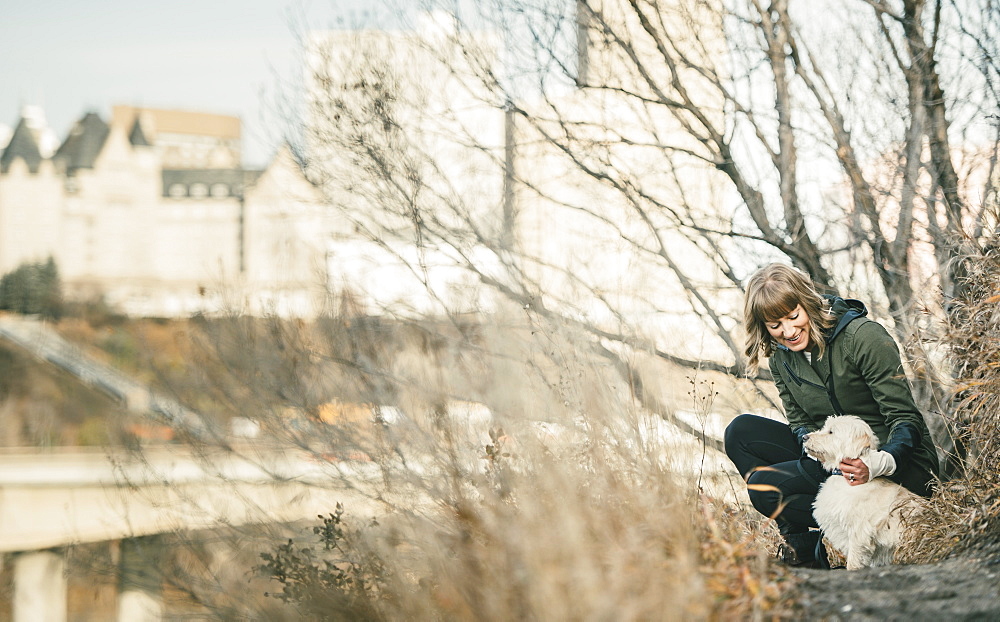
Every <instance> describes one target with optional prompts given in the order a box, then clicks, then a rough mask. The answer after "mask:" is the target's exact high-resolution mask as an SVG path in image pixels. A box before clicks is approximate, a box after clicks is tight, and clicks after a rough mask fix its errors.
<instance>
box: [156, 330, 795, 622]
mask: <svg viewBox="0 0 1000 622" xmlns="http://www.w3.org/2000/svg"><path fill="white" fill-rule="evenodd" d="M192 335H195V336H196V341H197V342H198V347H197V348H192V350H191V357H192V359H191V360H192V362H194V363H197V365H196V367H197V372H196V373H192V374H190V375H189V376H188V377H187V382H188V384H189V386H188V387H186V388H182V387H178V389H177V391H176V393H177V394H178V395H181V394H184V393H185V392H190V394H191V395H199V396H201V397H198V398H197V399H199V400H201V401H203V402H204V401H206V397H205V396H206V395H208V396H211V397H210V401H211V402H212V404H213V405H214V411H215V415H214V416H215V418H216V419H217V420H220V419H221V420H224V419H225V418H226V417H228V416H235V415H237V414H238V415H239V416H242V417H250V418H253V419H254V420H256V421H258V422H259V423H260V424H261V427H262V430H263V434H262V436H261V437H260V438H258V439H256V440H255V441H253V443H252V444H254V445H257V446H260V445H267V446H269V447H271V448H285V449H287V450H288V451H296V452H305V453H306V454H308V455H311V456H313V457H314V459H315V461H316V462H317V463H318V464H323V465H326V467H327V468H328V471H327V472H328V474H329V480H328V484H329V487H330V488H332V489H334V490H336V489H340V488H343V489H347V488H350V489H352V490H353V491H354V492H358V491H361V492H363V493H364V494H365V495H366V496H367V497H368V498H369V499H370V500H372V501H373V502H375V503H376V506H377V508H378V510H377V511H376V512H375V514H374V515H370V514H369V513H368V510H367V507H369V506H366V509H362V508H354V507H351V506H350V505H347V506H346V507H344V508H343V514H342V515H341V514H336V518H335V520H334V518H333V517H332V516H328V517H327V518H326V523H323V522H321V521H320V520H317V521H316V522H315V523H313V524H308V525H299V526H294V528H293V529H292V530H291V531H289V532H285V533H283V534H280V535H275V534H272V535H271V538H272V539H270V540H267V539H263V540H262V539H259V538H258V539H255V540H253V543H252V544H251V542H250V539H249V538H246V539H244V541H243V542H242V543H241V545H240V546H241V547H242V548H243V549H244V550H247V549H248V548H251V547H257V548H256V549H255V550H259V551H260V553H261V554H262V555H263V556H262V557H260V560H259V563H258V564H257V565H255V566H253V567H251V568H245V572H246V574H245V575H244V576H243V583H242V584H235V583H234V584H233V585H232V587H231V590H232V593H233V594H237V593H239V592H240V590H243V591H245V590H247V589H249V588H248V584H247V582H246V581H247V580H248V579H247V577H249V579H250V580H252V581H253V583H252V586H253V587H254V589H260V586H261V582H262V581H263V582H265V583H266V585H267V587H266V588H265V590H266V591H267V592H268V593H269V594H271V595H272V597H270V598H268V599H266V601H267V604H266V607H267V613H266V616H267V617H268V619H279V618H281V617H287V619H379V620H398V619H448V620H501V619H502V620H509V619H526V620H531V619H540V620H541V619H545V620H550V619H567V620H606V619H613V620H675V619H676V620H692V619H730V618H740V619H764V618H768V619H770V618H775V617H781V616H782V615H784V614H786V613H787V612H788V608H789V606H790V605H789V603H787V602H786V600H785V590H784V587H785V586H786V582H787V580H788V579H787V576H786V575H784V574H783V572H782V571H781V570H779V569H775V568H774V567H773V566H772V564H771V563H770V560H769V553H770V552H771V549H772V548H773V546H772V545H773V542H774V538H775V534H774V531H773V528H772V527H771V526H770V525H768V524H767V523H766V522H765V521H762V520H760V519H759V517H757V516H756V515H755V514H753V513H752V512H747V511H745V509H744V507H743V506H742V505H741V504H739V503H738V502H736V500H737V499H738V494H742V493H738V492H737V491H738V488H739V486H738V484H734V483H733V482H732V481H731V479H730V474H729V473H725V472H720V471H719V470H718V468H717V467H718V465H719V464H720V463H721V462H722V461H724V457H722V456H721V455H719V454H718V453H717V452H716V453H714V450H711V449H708V448H707V447H706V446H705V444H704V443H703V442H702V440H700V439H697V438H695V437H692V436H690V435H688V434H685V433H681V432H679V431H677V430H676V429H673V428H671V427H670V426H669V425H667V424H665V423H664V422H663V420H662V418H661V417H659V415H657V414H655V413H648V412H645V411H644V410H643V409H642V408H640V407H639V406H638V405H637V404H636V402H635V400H634V399H633V396H632V393H631V391H630V387H629V385H628V379H627V378H623V377H621V376H620V375H619V374H618V372H616V371H615V369H616V368H615V366H613V365H611V364H610V363H609V362H608V361H607V360H606V359H605V358H603V357H602V355H601V354H600V351H599V349H598V348H597V347H595V345H596V344H595V343H594V342H593V341H592V340H591V339H589V338H587V337H585V336H582V335H580V334H576V333H574V332H572V331H568V330H566V329H564V328H563V327H559V326H554V325H545V324H543V323H542V321H541V320H540V319H539V318H535V317H526V316H523V315H521V316H519V315H516V314H511V315H509V316H506V317H503V316H494V317H492V318H490V322H489V323H485V322H483V321H482V319H481V318H457V317H452V318H442V319H441V320H438V321H429V320H427V321H422V322H391V321H388V320H385V319H381V320H379V319H372V318H367V317H361V316H352V315H350V314H334V315H331V316H330V317H326V318H322V319H320V320H319V321H317V322H311V323H304V322H295V321H285V320H280V319H276V318H269V319H251V318H247V317H233V318H229V319H218V320H211V321H209V320H205V321H204V322H202V323H200V324H199V325H198V326H197V330H196V331H195V330H192ZM660 380H661V381H663V380H664V379H660ZM643 384H644V387H646V389H647V390H652V388H653V387H655V386H657V384H658V383H657V379H656V378H645V379H644V383H643ZM660 384H664V385H670V386H682V387H686V388H687V389H688V390H689V391H691V392H693V393H697V391H698V389H697V387H699V386H709V387H712V388H711V393H712V394H714V393H719V392H720V391H719V390H718V388H717V387H715V385H714V384H711V383H708V384H706V383H704V382H702V381H700V380H698V379H691V378H686V379H683V380H678V379H677V378H674V379H670V380H669V382H666V381H663V382H661V383H660ZM692 387H693V388H692ZM679 399H688V400H691V401H692V402H693V403H694V406H693V408H699V407H700V408H705V409H709V408H711V404H710V402H711V395H689V396H681V398H679ZM699 404H700V405H701V406H698V405H699ZM359 407H360V408H359ZM359 412H362V413H364V412H367V413H368V416H359V415H358V413H359ZM216 423H217V421H216ZM217 438H218V439H219V440H220V441H222V442H224V443H228V441H227V440H226V439H225V438H224V435H223V434H221V433H220V434H219V435H218V436H217ZM229 449H230V450H232V451H245V448H241V447H240V446H238V444H236V443H233V444H230V446H229ZM330 512H331V513H334V512H335V508H330ZM314 532H315V533H314ZM237 583H239V582H237ZM221 591H222V592H223V593H225V592H226V591H227V589H223V590H221ZM234 598H235V599H230V598H225V599H223V600H224V601H225V602H222V601H220V600H219V597H218V596H216V597H215V604H214V605H213V606H212V607H209V609H211V608H215V609H217V610H219V611H225V612H227V613H226V615H232V612H234V611H242V613H241V614H240V615H245V616H247V617H251V618H254V617H259V616H260V615H265V614H262V613H261V611H262V609H261V607H262V606H263V605H262V604H261V603H260V601H259V599H256V598H242V599H240V598H238V597H234ZM206 607H207V605H206Z"/></svg>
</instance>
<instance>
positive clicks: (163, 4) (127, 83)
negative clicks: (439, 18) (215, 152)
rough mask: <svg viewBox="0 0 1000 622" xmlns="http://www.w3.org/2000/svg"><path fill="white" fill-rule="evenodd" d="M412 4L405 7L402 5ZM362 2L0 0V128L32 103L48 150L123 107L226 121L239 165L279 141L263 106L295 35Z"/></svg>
mask: <svg viewBox="0 0 1000 622" xmlns="http://www.w3.org/2000/svg"><path fill="white" fill-rule="evenodd" d="M413 3H414V4H416V1H415V0H414V2H413ZM373 4H375V2H374V1H373V0H325V1H321V0H312V1H310V0H170V1H163V0H153V1H145V0H143V1H136V0H82V1H81V0H0V59H3V60H2V61H0V124H2V125H6V126H8V128H10V127H13V126H14V124H15V123H17V120H18V118H19V116H20V110H21V107H22V106H23V105H25V104H33V105H40V106H42V108H43V109H44V110H45V113H46V118H47V120H48V123H49V126H50V127H51V128H52V129H53V130H54V131H55V132H56V134H57V135H58V137H59V140H60V141H61V140H62V139H64V138H65V136H66V134H67V133H68V132H69V130H70V128H71V127H72V125H73V123H74V122H75V121H76V120H77V119H79V118H80V117H82V116H83V115H84V114H85V113H86V112H88V111H95V112H98V113H99V114H100V115H101V117H102V118H104V119H105V120H106V121H107V120H109V119H110V111H111V107H112V106H113V105H115V104H129V105H134V106H146V107H151V108H181V109H186V110H199V111H205V112H217V113H222V114H232V115H237V116H239V117H241V119H242V120H243V145H244V150H243V151H244V163H245V164H246V165H248V166H263V165H264V164H266V162H267V160H268V159H269V158H270V156H271V155H272V154H273V151H274V149H275V146H276V141H277V140H278V139H279V138H280V133H279V132H280V130H278V129H277V127H278V125H277V124H276V123H275V122H273V120H269V117H270V118H271V119H273V117H274V115H275V114H276V113H275V112H274V111H275V106H274V105H273V104H272V103H270V102H273V100H274V99H275V98H276V96H278V94H279V93H281V92H284V91H285V90H286V86H284V85H282V82H283V81H290V80H295V79H298V77H299V76H300V75H301V74H300V71H301V69H300V68H299V62H298V45H297V35H298V34H299V33H301V32H303V31H304V30H305V29H306V28H325V27H331V26H336V25H340V26H343V25H345V24H348V23H349V24H354V23H358V22H361V21H368V20H371V19H373V18H374V17H384V16H378V15H373V14H374V13H375V12H376V10H375V9H372V8H371V7H372V5H373Z"/></svg>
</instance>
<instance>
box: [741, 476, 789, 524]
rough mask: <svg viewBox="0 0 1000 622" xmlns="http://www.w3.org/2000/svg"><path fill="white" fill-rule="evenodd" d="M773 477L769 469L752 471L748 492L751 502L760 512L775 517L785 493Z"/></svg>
mask: <svg viewBox="0 0 1000 622" xmlns="http://www.w3.org/2000/svg"><path fill="white" fill-rule="evenodd" d="M771 479H772V478H770V477H769V476H768V472H767V471H755V472H753V473H751V474H750V475H749V477H747V493H748V494H749V495H750V503H751V504H752V505H753V507H754V508H756V510H757V511H758V512H760V513H761V514H763V515H764V516H771V517H772V518H773V515H774V514H776V513H777V512H778V509H779V508H780V507H781V503H782V501H783V500H784V493H783V492H782V490H781V489H780V488H778V487H777V486H775V485H774V482H772V481H771Z"/></svg>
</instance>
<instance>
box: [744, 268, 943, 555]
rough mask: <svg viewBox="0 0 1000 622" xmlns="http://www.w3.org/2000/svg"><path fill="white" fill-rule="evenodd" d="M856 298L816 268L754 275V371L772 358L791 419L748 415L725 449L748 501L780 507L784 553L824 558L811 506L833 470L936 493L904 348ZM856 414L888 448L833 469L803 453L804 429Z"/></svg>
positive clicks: (750, 318)
mask: <svg viewBox="0 0 1000 622" xmlns="http://www.w3.org/2000/svg"><path fill="white" fill-rule="evenodd" d="M867 314H868V310H867V309H866V308H865V306H864V304H862V303H861V302H859V301H857V300H845V299H843V298H838V297H830V296H820V294H819V293H818V292H817V291H816V288H815V287H814V286H813V284H812V281H810V279H809V277H807V276H806V275H804V274H803V273H801V272H799V271H798V270H796V269H794V268H791V267H789V266H786V265H783V264H771V265H769V266H767V267H765V268H763V269H761V270H760V271H758V272H757V273H756V274H754V275H753V276H752V277H751V278H750V280H749V281H748V283H747V289H746V297H745V300H744V318H743V322H744V326H745V328H746V333H747V349H746V354H747V356H748V357H749V367H750V369H751V373H753V372H756V370H757V366H758V364H759V361H760V358H761V357H767V358H769V364H770V368H771V375H772V376H773V377H774V384H775V386H777V388H778V395H779V396H780V397H781V402H782V405H783V406H784V409H785V417H786V418H787V420H788V424H787V425H786V424H784V423H781V422H779V421H774V420H772V419H766V418H764V417H757V416H753V415H740V416H739V417H737V418H736V419H734V420H733V422H732V423H731V424H730V425H729V427H728V428H727V429H726V436H725V445H726V453H727V454H728V455H729V458H730V460H732V461H733V464H735V465H736V468H737V469H738V470H739V472H740V474H742V475H743V477H744V479H745V480H746V482H747V484H748V486H747V488H748V491H749V494H750V501H751V502H752V503H753V506H754V507H755V508H756V509H757V510H758V511H759V512H760V513H762V514H764V515H765V516H770V517H773V518H774V519H775V520H776V522H777V524H778V529H779V531H780V532H781V535H782V537H783V538H784V541H785V544H786V546H785V547H782V550H781V558H782V560H783V561H785V562H786V563H789V564H792V565H803V566H813V567H823V566H824V565H825V554H824V552H823V548H822V546H821V544H820V532H819V531H816V530H813V529H811V528H817V527H818V525H817V524H816V521H815V519H813V516H812V502H813V499H814V498H815V497H816V492H817V491H818V490H819V486H820V484H821V483H822V482H823V481H824V480H825V479H826V478H827V477H830V476H831V475H832V476H835V477H843V478H845V479H846V480H847V481H848V483H849V484H850V485H852V486H864V485H865V484H867V483H868V482H870V481H871V480H872V479H874V478H876V477H888V478H889V479H891V480H892V481H894V482H897V483H899V484H902V485H903V486H905V487H906V488H908V489H909V490H912V491H913V492H915V493H916V494H918V495H921V496H925V497H927V496H930V484H931V482H932V481H933V479H934V477H935V476H936V475H937V464H938V462H937V457H936V456H937V454H936V452H935V449H934V444H933V442H932V440H931V436H930V433H929V432H928V429H927V425H926V423H925V422H924V419H923V417H922V416H921V414H920V411H919V410H918V409H917V406H916V404H915V403H914V401H913V395H912V393H911V392H910V387H909V384H907V381H906V376H905V375H904V373H903V366H902V362H901V361H900V357H899V350H898V349H897V347H896V344H895V342H894V341H893V340H892V337H890V336H889V333H888V332H887V331H886V330H885V328H883V327H882V325H881V324H879V323H877V322H874V321H872V320H869V319H867V318H866V317H865V316H866V315H867ZM839 414H850V415H857V416H859V417H861V418H862V419H864V420H865V421H866V422H867V423H868V424H869V425H870V426H871V427H872V430H874V432H875V434H876V435H877V436H878V438H879V441H880V444H881V450H880V451H878V452H874V453H873V454H871V455H870V456H869V457H866V458H865V459H854V460H846V461H844V462H842V463H841V464H840V471H839V473H838V472H836V471H835V472H834V473H833V474H831V473H827V472H825V471H824V470H823V468H822V466H821V465H820V464H819V462H817V461H816V460H813V459H812V458H809V457H808V456H805V455H804V454H803V451H802V437H803V436H804V435H805V434H808V433H809V432H812V431H815V430H818V429H819V428H820V427H822V425H823V422H824V421H825V420H826V418H827V417H830V416H832V415H839Z"/></svg>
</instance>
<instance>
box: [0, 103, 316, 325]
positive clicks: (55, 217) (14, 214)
mask: <svg viewBox="0 0 1000 622" xmlns="http://www.w3.org/2000/svg"><path fill="white" fill-rule="evenodd" d="M39 116H40V115H39V111H37V110H36V109H27V110H25V111H24V114H22V117H21V119H20V120H19V121H18V123H17V124H16V125H15V127H14V130H13V132H12V134H11V136H10V140H9V141H8V142H7V145H6V147H5V148H3V150H2V153H0V273H6V272H9V271H11V270H13V269H14V268H16V267H17V266H18V265H19V264H21V263H24V262H36V261H44V260H46V259H47V258H48V257H52V258H53V259H54V260H55V261H56V263H57V265H58V267H59V271H60V275H61V277H62V279H63V283H64V286H65V290H66V292H67V295H68V296H70V297H74V298H88V297H96V296H103V297H104V298H105V299H106V300H107V301H108V302H109V303H111V304H112V305H115V306H118V307H120V308H121V309H122V310H124V311H125V312H128V313H132V314H139V315H154V316H160V315H162V316H174V315H185V314H190V313H194V312H213V311H219V310H222V309H223V308H226V307H228V306H236V307H238V308H240V309H250V310H253V311H262V310H270V309H273V310H280V311H285V312H289V313H309V312H312V311H313V310H314V309H315V308H318V307H317V305H319V304H322V300H323V291H324V288H323V283H324V280H325V270H326V268H325V254H326V249H325V240H326V233H325V225H324V224H323V222H322V221H323V214H324V213H325V212H324V210H323V209H322V207H321V201H320V200H319V194H318V193H317V192H316V190H315V189H314V188H313V187H312V185H311V184H309V183H307V182H306V181H305V178H304V176H303V175H302V172H301V168H300V167H299V164H298V162H297V160H296V159H295V158H294V157H293V155H292V153H291V151H290V150H289V149H287V148H286V149H283V150H281V151H280V152H279V153H278V154H277V155H276V156H275V157H274V159H273V160H272V161H271V163H270V164H269V165H268V166H267V168H266V169H265V170H263V171H259V170H246V169H244V168H242V166H241V158H240V149H241V145H240V131H241V127H240V120H239V119H238V118H236V117H231V116H225V115H218V114H208V113H201V112H190V111H180V110H157V109H149V108H134V107H130V106H116V107H115V108H114V110H113V113H112V116H111V119H110V121H105V120H104V119H102V118H101V116H100V115H98V114H96V113H93V112H90V113H87V114H85V115H84V116H83V117H81V118H80V120H79V121H78V122H77V123H76V124H75V126H74V127H73V129H72V130H71V131H70V133H69V135H68V136H67V137H66V138H65V139H64V140H63V141H62V142H61V143H60V144H58V146H57V147H56V148H52V146H51V144H50V143H51V141H50V140H48V139H47V134H46V131H45V129H44V127H42V124H41V123H40V122H39Z"/></svg>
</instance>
